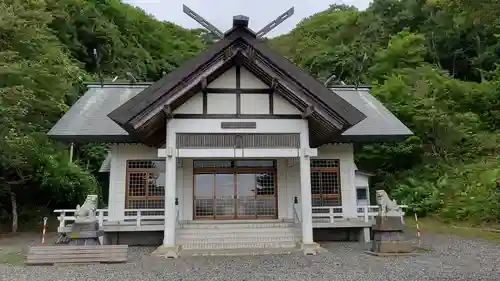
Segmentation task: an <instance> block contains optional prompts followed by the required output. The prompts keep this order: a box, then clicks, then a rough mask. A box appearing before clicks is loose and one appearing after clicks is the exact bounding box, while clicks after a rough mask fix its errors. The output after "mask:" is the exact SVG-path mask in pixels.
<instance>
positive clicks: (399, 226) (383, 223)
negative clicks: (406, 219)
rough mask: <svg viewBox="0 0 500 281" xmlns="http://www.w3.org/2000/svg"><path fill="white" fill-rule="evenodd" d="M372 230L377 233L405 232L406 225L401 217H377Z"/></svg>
mask: <svg viewBox="0 0 500 281" xmlns="http://www.w3.org/2000/svg"><path fill="white" fill-rule="evenodd" d="M372 229H373V230H375V231H403V230H404V223H403V220H402V219H401V217H400V216H393V217H390V216H383V217H381V216H376V217H375V224H374V225H373V228H372Z"/></svg>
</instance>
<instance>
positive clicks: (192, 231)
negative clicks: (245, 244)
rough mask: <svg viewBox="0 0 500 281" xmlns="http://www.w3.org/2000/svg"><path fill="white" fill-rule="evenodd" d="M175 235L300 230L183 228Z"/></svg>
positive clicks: (288, 230)
mask: <svg viewBox="0 0 500 281" xmlns="http://www.w3.org/2000/svg"><path fill="white" fill-rule="evenodd" d="M176 233H179V234H198V233H202V234H207V235H212V234H214V235H216V234H232V233H234V234H236V235H237V234H246V233H262V234H264V235H265V234H272V233H282V234H286V233H293V234H296V233H297V234H298V233H300V230H298V229H293V228H285V227H274V228H257V229H253V228H183V229H177V230H176Z"/></svg>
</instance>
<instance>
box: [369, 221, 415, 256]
mask: <svg viewBox="0 0 500 281" xmlns="http://www.w3.org/2000/svg"><path fill="white" fill-rule="evenodd" d="M372 229H373V231H374V237H373V241H372V249H371V251H372V252H373V253H411V252H412V250H413V247H412V244H411V241H410V240H408V239H406V237H405V235H404V224H403V221H402V220H401V217H400V216H384V217H381V216H377V217H375V225H374V226H373V228H372Z"/></svg>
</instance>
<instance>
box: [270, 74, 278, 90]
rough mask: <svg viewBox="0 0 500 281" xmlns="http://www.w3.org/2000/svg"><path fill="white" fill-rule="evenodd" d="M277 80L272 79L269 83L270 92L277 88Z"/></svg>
mask: <svg viewBox="0 0 500 281" xmlns="http://www.w3.org/2000/svg"><path fill="white" fill-rule="evenodd" d="M278 83H279V80H278V78H276V77H273V81H272V82H271V90H272V91H273V92H274V91H276V89H277V88H278Z"/></svg>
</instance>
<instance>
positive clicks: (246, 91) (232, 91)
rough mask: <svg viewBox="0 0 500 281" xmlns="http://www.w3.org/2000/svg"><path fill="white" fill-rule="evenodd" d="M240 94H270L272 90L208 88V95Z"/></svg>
mask: <svg viewBox="0 0 500 281" xmlns="http://www.w3.org/2000/svg"><path fill="white" fill-rule="evenodd" d="M238 91H239V92H240V93H242V94H268V93H271V92H272V89H270V88H263V89H262V88H245V89H238V88H206V92H207V93H212V94H235V93H236V92H238Z"/></svg>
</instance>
